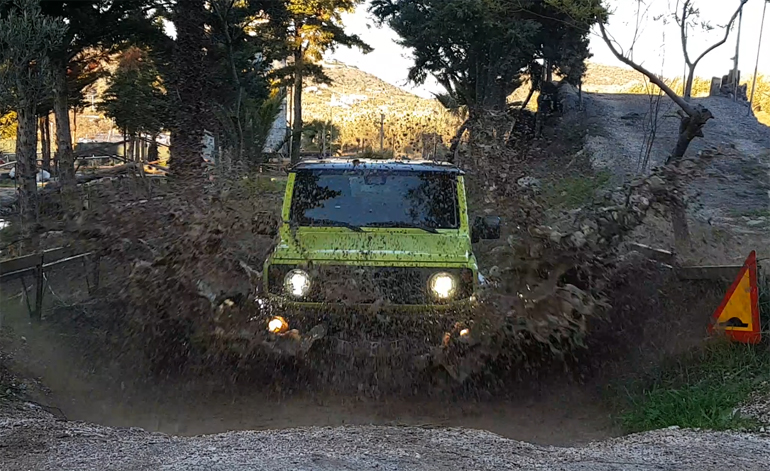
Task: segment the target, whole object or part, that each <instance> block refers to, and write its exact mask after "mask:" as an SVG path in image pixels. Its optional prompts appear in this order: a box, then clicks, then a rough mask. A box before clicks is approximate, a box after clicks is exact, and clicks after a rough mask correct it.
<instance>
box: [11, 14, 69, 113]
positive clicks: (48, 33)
mask: <svg viewBox="0 0 770 471" xmlns="http://www.w3.org/2000/svg"><path fill="white" fill-rule="evenodd" d="M0 14H2V17H1V18H0V109H5V108H9V107H10V108H13V109H17V108H18V107H19V106H20V105H21V104H22V103H24V104H25V105H26V104H29V103H30V102H32V103H34V105H37V101H38V99H39V97H40V96H41V95H42V94H43V93H44V91H45V89H46V85H47V82H48V73H49V71H50V63H49V61H48V53H49V52H50V51H51V50H53V49H55V48H57V47H58V46H59V44H61V42H62V36H63V35H64V33H65V32H66V31H67V26H66V25H65V23H64V22H63V21H62V20H61V19H53V18H48V17H46V16H44V15H42V14H41V11H40V5H39V2H38V1H37V0H0ZM17 111H18V110H17Z"/></svg>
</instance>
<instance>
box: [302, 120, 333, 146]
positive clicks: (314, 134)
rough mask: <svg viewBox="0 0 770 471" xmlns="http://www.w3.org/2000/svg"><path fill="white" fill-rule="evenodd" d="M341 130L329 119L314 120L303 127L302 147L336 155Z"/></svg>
mask: <svg viewBox="0 0 770 471" xmlns="http://www.w3.org/2000/svg"><path fill="white" fill-rule="evenodd" d="M339 138H340V130H339V128H338V127H337V126H335V125H334V124H332V123H331V122H329V121H322V120H318V119H316V120H313V121H311V122H309V123H305V124H304V125H303V127H302V148H303V149H305V150H307V151H310V152H321V151H323V150H324V149H325V150H326V152H328V153H330V154H332V155H334V154H335V153H336V151H337V150H339V148H340V145H339Z"/></svg>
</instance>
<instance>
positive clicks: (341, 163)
mask: <svg viewBox="0 0 770 471" xmlns="http://www.w3.org/2000/svg"><path fill="white" fill-rule="evenodd" d="M353 169H366V170H387V171H394V172H439V173H450V174H453V175H464V174H465V172H463V171H462V170H460V169H459V168H457V167H456V166H454V165H452V164H450V163H448V162H436V161H432V160H383V159H319V160H304V161H302V162H299V163H298V164H296V165H294V166H293V167H292V168H291V171H292V172H295V171H300V170H353Z"/></svg>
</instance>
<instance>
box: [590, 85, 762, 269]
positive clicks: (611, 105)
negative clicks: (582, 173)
mask: <svg viewBox="0 0 770 471" xmlns="http://www.w3.org/2000/svg"><path fill="white" fill-rule="evenodd" d="M693 102H694V103H697V104H702V105H703V106H705V107H706V108H708V109H709V110H711V111H712V113H713V114H714V115H715V119H713V120H711V121H710V122H709V123H708V124H707V125H706V127H705V128H704V130H703V133H704V137H702V138H697V139H695V140H694V141H693V142H692V144H691V145H690V148H689V149H688V151H687V154H686V157H693V158H698V159H703V158H705V159H709V160H710V163H709V164H708V165H707V167H706V169H705V172H704V174H703V176H702V177H700V178H698V179H697V180H695V181H693V182H692V183H691V184H690V185H689V187H688V193H689V194H690V196H691V197H692V200H691V204H690V205H689V211H690V213H691V217H692V218H693V220H694V221H696V223H700V224H702V225H704V226H706V227H707V229H709V230H717V229H719V230H723V231H724V232H725V233H726V234H730V236H731V237H735V238H738V239H741V242H736V243H732V242H730V243H728V244H727V245H726V246H727V247H730V246H733V245H736V244H737V245H745V246H746V247H752V248H754V249H760V248H762V247H767V246H770V127H767V126H765V125H763V124H761V123H760V122H759V121H757V119H756V118H755V117H754V116H752V115H749V114H748V113H747V108H746V105H745V104H741V103H735V102H733V101H731V100H729V99H727V98H720V97H708V98H696V99H693ZM585 103H586V112H587V113H588V116H589V117H592V118H594V119H596V120H597V121H598V122H600V123H601V126H599V128H598V129H597V130H596V131H595V132H594V133H593V135H591V136H589V137H588V139H587V143H586V147H587V149H588V151H589V152H590V154H591V156H592V163H593V165H594V166H595V167H596V168H599V169H604V170H607V171H609V172H610V173H611V174H612V175H614V177H615V180H616V181H620V180H627V179H629V178H632V177H633V176H634V175H637V174H639V173H644V172H646V171H649V169H650V168H651V167H654V166H657V165H662V164H663V163H664V162H665V160H666V157H667V156H668V155H669V153H670V151H671V150H672V149H673V146H674V144H675V143H676V138H677V134H678V126H679V119H678V117H677V116H676V115H675V112H676V110H677V107H676V105H674V103H673V102H672V101H671V100H669V99H668V98H663V99H662V100H661V105H660V111H659V119H658V129H657V134H656V138H655V141H654V144H653V146H652V152H651V153H650V159H649V163H648V165H647V167H646V168H645V167H644V165H643V163H644V162H643V154H642V149H643V147H644V145H645V139H646V136H648V135H649V129H650V116H651V115H650V98H649V97H648V96H647V95H633V94H610V93H587V94H585ZM723 249H724V247H720V248H718V249H717V250H714V252H715V254H716V253H717V252H719V250H723ZM723 251H724V250H723ZM728 251H729V250H728ZM747 254H748V251H746V249H744V248H741V249H739V250H737V251H736V253H735V256H733V255H732V254H730V255H728V257H727V258H728V259H727V260H710V261H711V262H714V263H717V262H727V261H730V260H731V261H738V260H739V259H740V260H742V258H745V257H746V255H747ZM760 255H762V254H760ZM741 257H742V258H741Z"/></svg>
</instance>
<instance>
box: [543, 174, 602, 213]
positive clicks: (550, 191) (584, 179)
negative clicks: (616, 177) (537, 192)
mask: <svg viewBox="0 0 770 471" xmlns="http://www.w3.org/2000/svg"><path fill="white" fill-rule="evenodd" d="M611 177H612V174H611V173H609V172H599V173H598V174H596V175H590V176H582V175H581V176H576V177H570V178H565V179H563V180H560V181H558V182H556V183H554V184H552V185H548V186H546V187H545V188H544V189H543V198H544V199H545V200H546V201H547V202H548V203H549V205H550V206H553V207H567V208H578V207H580V206H583V205H585V204H586V203H589V202H591V200H592V199H593V198H594V195H595V194H596V190H598V189H601V188H604V187H605V186H607V184H608V183H609V181H610V178H611Z"/></svg>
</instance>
